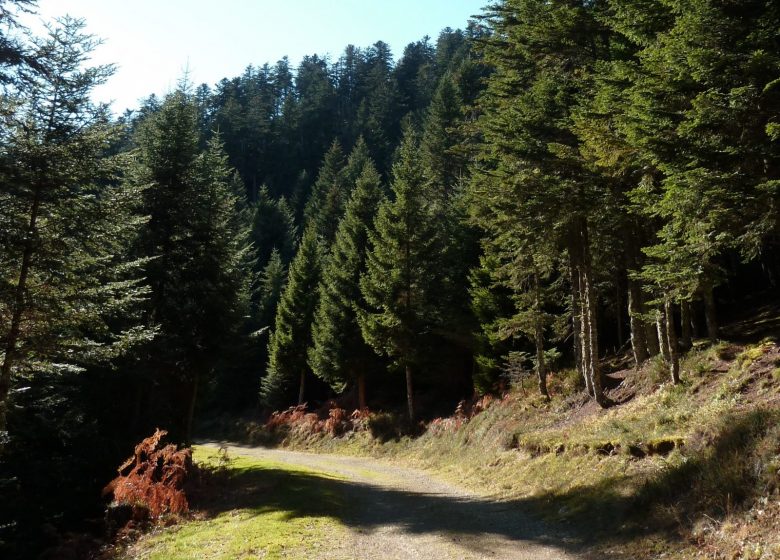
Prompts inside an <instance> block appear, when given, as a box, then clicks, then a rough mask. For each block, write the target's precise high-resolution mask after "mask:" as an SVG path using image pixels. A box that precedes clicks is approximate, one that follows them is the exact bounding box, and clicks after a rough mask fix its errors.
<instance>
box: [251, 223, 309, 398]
mask: <svg viewBox="0 0 780 560" xmlns="http://www.w3.org/2000/svg"><path fill="white" fill-rule="evenodd" d="M321 252H322V250H321V248H320V240H319V239H318V237H317V232H316V230H315V229H314V228H313V227H309V228H308V229H307V230H306V232H305V233H304V234H303V238H302V239H301V245H300V247H299V248H298V253H297V254H296V255H295V258H294V259H293V261H292V264H291V265H290V272H289V274H288V276H287V285H286V286H285V288H284V292H283V293H282V298H281V300H280V302H279V306H278V308H277V311H276V319H275V322H274V330H273V333H271V339H270V341H269V343H268V354H269V358H268V369H267V373H266V377H265V378H263V380H262V385H261V388H260V394H261V397H262V400H263V402H264V403H265V404H266V405H267V406H271V407H281V406H284V405H286V404H289V403H290V402H291V401H292V399H293V396H292V391H293V390H294V388H295V384H296V382H297V383H298V395H297V397H298V401H297V402H298V404H303V403H304V398H305V396H306V378H307V377H308V376H309V375H310V371H311V370H310V368H309V365H308V364H307V362H306V352H307V350H308V348H309V347H310V346H311V343H312V322H313V321H314V312H315V310H316V307H317V303H318V300H319V292H318V289H317V287H318V284H319V281H320V276H321V266H322V262H321V261H322V257H321Z"/></svg>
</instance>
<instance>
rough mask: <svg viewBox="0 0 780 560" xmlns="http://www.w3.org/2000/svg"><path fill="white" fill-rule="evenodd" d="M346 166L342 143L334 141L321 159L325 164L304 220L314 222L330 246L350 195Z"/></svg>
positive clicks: (321, 168) (315, 184) (308, 203)
mask: <svg viewBox="0 0 780 560" xmlns="http://www.w3.org/2000/svg"><path fill="white" fill-rule="evenodd" d="M344 167H345V161H344V152H343V150H342V148H341V144H340V143H339V142H338V141H334V142H333V144H331V146H330V149H329V150H328V152H327V153H326V154H325V159H324V160H323V161H322V167H320V172H319V175H318V176H317V181H316V182H315V183H314V187H313V188H312V192H311V195H310V196H309V200H308V202H307V203H306V210H305V212H304V220H305V223H306V224H307V225H309V224H313V225H314V227H315V229H316V231H317V234H318V235H319V236H320V237H321V238H322V239H323V240H324V241H325V243H326V244H328V245H330V243H331V242H332V241H333V237H334V235H335V234H336V228H337V227H338V222H339V219H340V218H341V213H342V211H343V209H344V204H345V203H346V197H347V196H348V195H347V194H346V191H347V181H346V178H345V176H344Z"/></svg>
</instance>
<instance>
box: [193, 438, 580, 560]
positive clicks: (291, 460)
mask: <svg viewBox="0 0 780 560" xmlns="http://www.w3.org/2000/svg"><path fill="white" fill-rule="evenodd" d="M201 445H203V446H206V447H212V448H215V449H217V448H220V447H226V448H227V450H228V453H229V454H230V455H244V456H248V457H253V458H257V459H262V460H267V461H273V462H276V463H282V464H289V465H291V466H295V467H305V468H309V469H312V470H315V471H318V472H320V473H322V474H324V475H329V476H333V477H338V479H339V481H340V483H339V493H340V494H341V496H342V498H343V500H344V503H347V504H349V505H348V507H346V508H343V509H344V511H343V512H339V514H338V515H339V519H340V520H341V522H342V523H343V524H344V525H345V526H346V527H347V528H348V535H349V538H348V539H346V540H344V539H341V540H339V542H335V543H333V545H332V546H330V547H328V549H329V550H328V552H327V553H325V554H324V555H322V556H319V557H318V558H317V559H313V560H345V559H349V560H416V559H420V560H445V559H446V560H477V559H480V560H481V559H493V560H504V559H506V560H509V559H511V560H532V559H533V560H548V559H575V558H583V557H581V556H580V555H579V554H577V552H576V550H577V549H578V548H579V547H578V546H577V544H578V543H577V540H576V539H573V538H567V536H566V534H565V531H563V530H560V529H556V528H554V527H551V526H549V525H546V524H544V523H542V522H541V521H540V520H538V519H535V518H534V517H533V515H532V514H531V512H529V511H527V510H526V511H524V510H523V506H522V505H521V504H517V503H512V502H501V501H493V500H490V499H489V498H485V497H481V496H478V495H476V494H473V493H471V492H468V491H466V490H464V489H462V488H458V487H457V486H454V485H452V484H449V483H446V482H443V481H441V480H437V479H436V478H434V477H432V476H431V475H430V474H428V473H426V472H424V471H420V470H415V469H409V468H404V467H399V466H396V465H391V464H388V463H385V462H382V461H379V460H376V459H370V458H357V457H344V456H337V455H321V454H313V453H300V452H292V451H284V450H276V449H266V448H259V447H245V446H238V445H223V444H220V443H216V442H209V443H202V444H201Z"/></svg>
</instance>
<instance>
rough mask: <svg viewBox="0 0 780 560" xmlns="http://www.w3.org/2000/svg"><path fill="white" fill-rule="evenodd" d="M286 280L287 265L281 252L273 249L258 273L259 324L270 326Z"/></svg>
mask: <svg viewBox="0 0 780 560" xmlns="http://www.w3.org/2000/svg"><path fill="white" fill-rule="evenodd" d="M286 282H287V267H286V266H285V264H284V261H283V260H282V255H281V253H279V251H278V250H276V249H274V250H273V251H272V252H271V257H270V258H269V259H268V264H266V265H265V268H264V269H263V272H262V274H261V275H260V286H259V301H258V320H259V323H260V325H261V326H263V327H265V326H270V325H271V324H272V323H273V321H274V317H276V308H277V307H278V305H279V300H280V299H281V297H282V293H283V292H284V286H285V284H286Z"/></svg>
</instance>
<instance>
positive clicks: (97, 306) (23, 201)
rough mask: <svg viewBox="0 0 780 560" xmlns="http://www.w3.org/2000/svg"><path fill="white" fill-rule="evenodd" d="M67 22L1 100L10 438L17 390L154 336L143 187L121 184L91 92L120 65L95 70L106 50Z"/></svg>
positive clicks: (0, 299)
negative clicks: (147, 311) (144, 316)
mask: <svg viewBox="0 0 780 560" xmlns="http://www.w3.org/2000/svg"><path fill="white" fill-rule="evenodd" d="M83 28H84V24H83V22H81V21H80V20H74V19H70V18H64V19H62V20H60V21H59V22H57V24H55V25H53V26H51V27H50V29H49V33H48V36H46V37H44V38H41V39H36V40H35V41H34V44H33V45H32V46H31V50H32V54H31V56H33V57H34V58H35V60H36V67H37V69H36V68H31V67H24V68H21V69H20V73H21V79H20V80H19V82H18V85H17V87H15V88H13V89H12V91H10V92H9V95H4V96H3V98H2V101H0V103H2V111H0V115H2V117H0V118H2V127H1V130H2V133H1V134H2V142H1V143H0V145H1V146H2V147H1V148H0V185H2V188H0V318H2V319H0V340H1V341H2V342H1V343H0V344H1V346H0V432H5V431H6V411H7V408H8V404H9V395H10V392H11V389H12V387H13V386H14V385H15V383H16V382H17V381H18V380H19V379H20V378H22V377H24V376H26V375H31V374H33V373H34V372H35V373H56V372H58V371H68V370H79V369H81V368H83V367H84V366H85V365H88V364H94V363H95V362H98V361H100V360H105V359H108V358H112V357H114V356H116V355H118V354H121V353H122V352H124V351H126V350H127V349H128V348H130V347H132V346H133V345H134V344H135V343H137V342H141V341H145V340H148V338H149V337H150V335H151V332H150V331H149V330H148V329H145V328H143V327H142V326H141V321H140V317H139V303H140V301H141V300H142V299H143V298H144V297H145V289H144V288H143V287H142V286H141V285H140V284H139V280H140V278H141V274H142V272H141V270H140V269H141V266H142V265H143V264H144V260H143V259H133V258H131V256H130V254H129V246H130V244H131V243H132V242H133V240H134V238H135V236H136V235H137V234H138V230H139V227H140V226H141V224H142V223H143V218H142V217H141V216H142V214H140V212H139V211H138V205H137V199H138V198H139V197H140V192H141V189H140V188H139V187H133V186H118V185H117V184H116V183H117V181H116V179H117V175H118V173H119V169H120V167H121V166H122V165H123V164H124V163H126V161H125V160H124V158H122V157H119V156H112V155H110V153H109V150H111V149H112V148H115V147H116V145H117V144H118V142H119V140H120V138H121V130H120V129H119V128H118V127H117V126H116V125H115V124H112V123H111V116H110V113H109V111H108V109H107V107H105V106H95V105H94V104H93V103H92V102H91V95H92V91H93V89H94V88H95V87H96V86H97V85H99V84H101V83H103V82H104V81H105V80H106V79H107V78H108V77H109V76H110V75H111V74H112V67H110V66H98V67H91V68H90V67H85V66H84V65H85V63H86V61H87V60H88V58H89V56H90V53H91V51H92V50H93V49H94V47H95V46H96V44H97V43H96V41H95V40H94V39H93V38H92V37H91V36H89V35H86V34H84V32H83Z"/></svg>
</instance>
